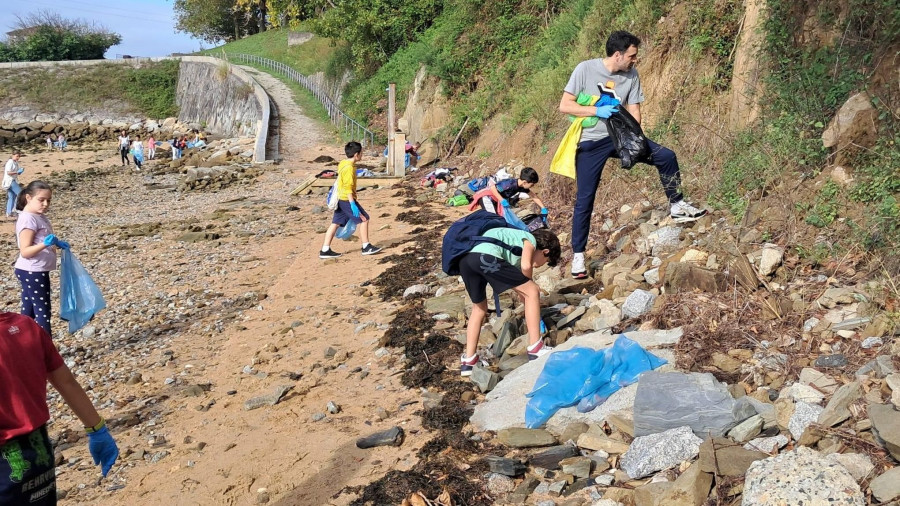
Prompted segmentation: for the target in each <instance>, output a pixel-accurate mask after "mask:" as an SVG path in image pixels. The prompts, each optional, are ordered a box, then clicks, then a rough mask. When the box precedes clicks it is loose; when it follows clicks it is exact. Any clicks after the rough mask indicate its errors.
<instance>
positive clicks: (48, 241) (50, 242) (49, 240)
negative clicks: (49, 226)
mask: <svg viewBox="0 0 900 506" xmlns="http://www.w3.org/2000/svg"><path fill="white" fill-rule="evenodd" d="M58 243H59V238H58V237H56V236H55V235H53V234H50V235H48V236H47V237H44V246H47V247H50V246H56V245H57V244H58Z"/></svg>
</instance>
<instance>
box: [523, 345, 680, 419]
mask: <svg viewBox="0 0 900 506" xmlns="http://www.w3.org/2000/svg"><path fill="white" fill-rule="evenodd" d="M665 363H666V360H664V359H661V358H659V357H657V356H656V355H653V354H652V353H649V352H648V351H646V350H645V349H643V348H641V345H640V344H638V343H636V342H635V341H632V340H631V339H628V338H627V337H625V336H624V335H620V336H619V337H618V339H616V342H615V343H614V344H613V345H612V346H611V347H609V348H604V349H602V350H593V349H591V348H584V347H576V348H572V349H571V350H565V351H557V352H555V353H552V354H550V356H549V357H547V363H546V364H544V370H543V371H541V374H540V376H538V379H537V381H535V383H534V388H533V389H532V390H531V392H530V393H529V394H527V395H526V397H528V398H529V399H528V404H527V405H526V406H525V426H526V427H528V428H529V429H536V428H538V427H540V426H542V425H544V424H545V423H546V422H547V420H549V419H550V417H552V416H553V414H554V413H556V411H557V410H559V409H560V408H564V407H568V406H573V405H575V404H576V403H579V401H581V400H582V399H585V402H584V406H583V407H582V406H581V405H579V408H580V409H579V411H581V410H582V409H585V410H586V411H590V410H591V409H593V408H594V407H596V406H598V405H599V404H601V403H602V402H603V401H605V400H606V399H607V398H609V396H610V395H612V394H613V393H614V392H616V391H617V390H619V389H620V388H622V387H624V386H627V385H630V384H632V383H634V382H636V381H637V379H638V377H639V376H640V375H641V373H643V372H645V371H649V370H651V369H656V368H657V367H659V366H661V365H663V364H665Z"/></svg>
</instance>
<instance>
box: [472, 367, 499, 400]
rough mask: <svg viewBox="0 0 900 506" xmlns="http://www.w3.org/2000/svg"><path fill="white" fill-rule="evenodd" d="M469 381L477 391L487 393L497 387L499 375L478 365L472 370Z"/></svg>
mask: <svg viewBox="0 0 900 506" xmlns="http://www.w3.org/2000/svg"><path fill="white" fill-rule="evenodd" d="M469 379H471V380H472V383H474V384H475V386H477V387H478V390H480V391H481V392H482V393H487V392H490V391H491V390H493V389H494V387H495V386H497V383H498V382H499V381H500V375H499V374H497V373H495V372H493V371H491V370H490V369H488V368H486V367H482V366H481V365H480V364H479V365H476V366H475V367H474V368H473V369H472V376H471V377H470V378H469Z"/></svg>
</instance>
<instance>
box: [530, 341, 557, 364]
mask: <svg viewBox="0 0 900 506" xmlns="http://www.w3.org/2000/svg"><path fill="white" fill-rule="evenodd" d="M527 350H528V360H537V359H538V357H543V356H544V355H546V354H548V353H551V352H553V348H552V347H550V346H545V345H544V341H538V342H537V345H536V347H535V348H534V349H531V348H527Z"/></svg>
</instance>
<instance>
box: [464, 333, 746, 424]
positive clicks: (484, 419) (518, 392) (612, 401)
mask: <svg viewBox="0 0 900 506" xmlns="http://www.w3.org/2000/svg"><path fill="white" fill-rule="evenodd" d="M681 336H682V330H681V329H680V328H678V329H673V330H654V331H641V332H628V333H626V334H625V337H627V338H629V339H631V340H633V341H635V342H637V343H638V344H640V345H641V346H643V347H644V348H646V349H654V348H658V347H660V346H667V345H672V344H675V343H677V342H678V340H679V339H681ZM616 338H618V335H611V334H609V333H606V332H593V333H590V334H584V335H581V336H576V337H573V338H571V339H569V340H568V341H566V342H565V343H563V344H562V345H560V346H558V347H556V350H568V349H572V348H574V347H576V346H586V347H589V348H592V349H595V350H599V349H602V348H607V347H609V346H612V344H613V343H614V342H615V340H616ZM653 353H654V354H655V355H657V356H659V357H660V358H665V359H667V360H669V362H670V363H672V362H673V361H674V356H673V355H672V353H671V352H669V351H668V350H654V351H653ZM548 356H549V355H544V356H543V357H540V358H538V359H537V360H532V361H530V362H528V363H527V364H524V365H522V366H521V367H518V368H517V369H515V370H513V371H512V372H510V373H509V374H507V375H506V377H504V379H503V380H502V381H501V382H500V383H498V384H497V386H496V387H495V388H494V389H493V390H491V391H490V393H488V394H487V395H486V396H485V399H484V402H482V403H481V404H479V405H478V406H476V407H475V412H474V413H473V414H472V417H471V418H470V419H469V421H470V422H471V423H472V426H473V428H474V429H475V430H477V431H488V430H493V431H497V430H501V429H506V428H510V427H524V426H525V405H526V404H527V403H528V399H527V398H526V397H525V394H527V393H528V392H530V391H531V389H532V388H533V387H534V382H535V381H537V378H538V376H539V375H540V373H541V370H542V369H543V368H544V363H545V362H546V361H547V357H548ZM663 367H669V366H663ZM636 389H637V385H629V386H627V387H625V388H622V389H620V390H619V391H618V392H616V393H614V394H613V395H612V396H611V397H610V398H609V399H607V401H606V402H604V403H603V404H601V405H600V406H598V407H597V408H596V409H594V410H593V411H591V412H589V413H579V412H578V411H577V410H576V409H575V407H574V406H573V407H570V408H563V409H560V410H559V411H557V412H556V414H555V415H553V417H551V418H550V420H549V421H548V422H547V428H548V429H550V430H552V431H554V432H557V433H561V432H562V431H563V430H565V428H566V427H567V426H568V425H569V424H570V423H572V422H585V423H601V422H603V421H604V420H605V419H606V416H607V415H609V414H610V413H614V412H616V411H621V410H627V409H631V407H632V406H633V405H634V396H635V391H636ZM751 414H752V413H751Z"/></svg>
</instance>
